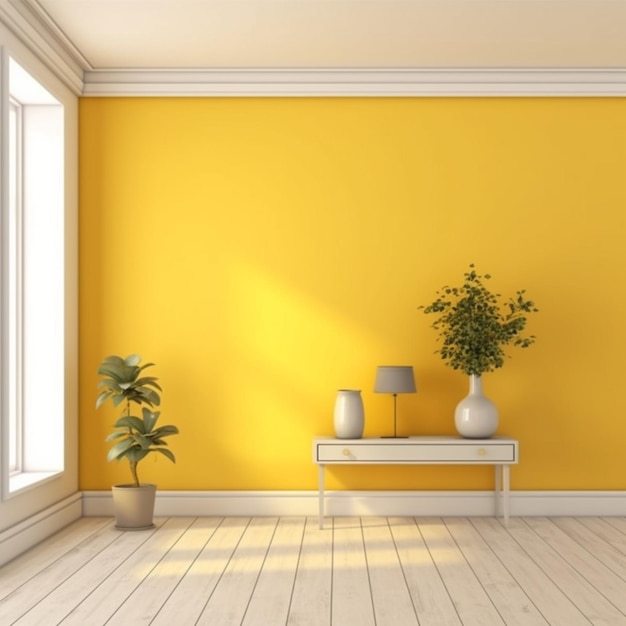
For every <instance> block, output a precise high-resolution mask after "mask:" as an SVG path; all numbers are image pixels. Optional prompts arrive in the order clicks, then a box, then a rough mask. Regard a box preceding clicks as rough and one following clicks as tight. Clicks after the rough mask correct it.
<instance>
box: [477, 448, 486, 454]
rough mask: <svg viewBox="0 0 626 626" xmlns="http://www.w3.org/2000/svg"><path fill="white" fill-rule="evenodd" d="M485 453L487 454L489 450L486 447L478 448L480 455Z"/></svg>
mask: <svg viewBox="0 0 626 626" xmlns="http://www.w3.org/2000/svg"><path fill="white" fill-rule="evenodd" d="M485 454H487V450H485V448H480V449H479V450H478V456H485Z"/></svg>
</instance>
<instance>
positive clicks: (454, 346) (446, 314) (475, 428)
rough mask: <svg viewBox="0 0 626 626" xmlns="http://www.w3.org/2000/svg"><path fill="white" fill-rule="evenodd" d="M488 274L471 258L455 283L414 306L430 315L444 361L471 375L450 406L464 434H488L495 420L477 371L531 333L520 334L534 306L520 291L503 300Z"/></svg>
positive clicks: (527, 341) (495, 363)
mask: <svg viewBox="0 0 626 626" xmlns="http://www.w3.org/2000/svg"><path fill="white" fill-rule="evenodd" d="M490 278H491V276H490V275H489V274H484V275H481V274H478V273H477V272H476V269H475V268H474V264H470V266H469V270H468V271H467V272H465V274H464V280H463V283H462V285H461V286H460V287H449V286H447V285H446V286H444V287H442V288H441V289H440V290H439V291H437V292H436V298H435V300H434V301H433V302H432V303H431V304H429V305H427V306H421V307H419V308H420V309H422V310H423V311H424V313H426V314H429V315H435V316H436V318H435V321H434V322H433V324H432V327H433V328H434V329H435V330H437V331H438V333H439V334H438V339H439V340H440V341H441V342H442V345H441V347H440V348H439V349H438V350H437V352H438V353H439V355H440V356H441V358H442V359H443V361H444V363H445V364H446V365H448V366H449V367H451V368H452V369H455V370H461V371H462V372H463V373H464V374H467V375H468V376H469V378H470V395H469V396H467V398H465V399H464V400H462V401H461V402H460V403H459V405H458V406H457V408H456V411H455V425H456V427H457V430H458V431H459V433H460V434H462V435H463V436H466V437H477V438H480V437H489V436H491V435H492V434H494V433H495V431H496V429H497V426H498V412H497V409H496V407H495V405H494V404H493V403H492V402H491V401H490V400H489V399H488V398H486V397H485V396H484V395H483V394H482V378H481V377H482V375H483V374H484V373H486V372H492V371H494V370H496V369H499V368H500V367H502V366H503V365H504V360H505V357H506V353H505V347H507V346H516V347H520V348H528V347H529V346H530V345H532V344H533V343H534V341H535V336H534V335H527V334H524V330H525V328H526V322H527V318H528V315H530V314H531V313H535V312H537V310H538V309H537V308H536V307H535V304H534V302H533V301H532V300H529V299H528V298H527V297H526V296H525V291H524V290H521V291H518V292H517V293H516V294H515V296H514V297H510V298H508V299H506V300H503V298H502V296H501V294H499V293H494V292H492V291H490V290H489V289H488V287H487V286H486V285H485V282H484V281H487V280H489V279H490Z"/></svg>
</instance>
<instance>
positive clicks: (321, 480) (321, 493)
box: [318, 465, 324, 528]
mask: <svg viewBox="0 0 626 626" xmlns="http://www.w3.org/2000/svg"><path fill="white" fill-rule="evenodd" d="M318 492H319V512H318V516H319V527H320V528H324V466H323V465H320V466H319V468H318Z"/></svg>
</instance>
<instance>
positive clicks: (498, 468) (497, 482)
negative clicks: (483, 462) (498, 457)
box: [493, 465, 502, 518]
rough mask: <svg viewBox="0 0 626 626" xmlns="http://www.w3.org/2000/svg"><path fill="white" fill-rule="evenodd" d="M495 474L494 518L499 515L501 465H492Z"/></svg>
mask: <svg viewBox="0 0 626 626" xmlns="http://www.w3.org/2000/svg"><path fill="white" fill-rule="evenodd" d="M493 467H494V469H495V474H496V480H495V487H494V499H495V507H496V518H498V517H500V498H501V497H502V465H494V466H493Z"/></svg>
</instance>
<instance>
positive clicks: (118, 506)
mask: <svg viewBox="0 0 626 626" xmlns="http://www.w3.org/2000/svg"><path fill="white" fill-rule="evenodd" d="M153 365H154V363H145V364H143V365H142V364H141V357H140V356H139V355H137V354H131V355H130V356H127V357H126V358H122V357H120V356H108V357H106V358H104V359H103V360H102V362H101V363H100V366H99V367H98V374H99V375H100V376H102V379H101V380H100V381H99V382H98V389H99V390H100V393H99V395H98V398H97V400H96V408H100V407H101V406H102V405H103V404H105V403H106V402H108V401H110V402H111V403H112V404H113V406H114V407H118V406H120V405H122V407H123V412H122V416H121V417H120V418H119V419H118V420H117V421H116V422H115V424H114V428H115V430H114V431H113V432H111V433H110V434H109V435H108V436H107V438H106V441H109V442H114V443H113V445H112V446H111V448H110V449H109V452H108V454H107V460H108V461H121V460H124V459H125V460H127V461H128V463H129V468H130V473H131V476H132V479H133V483H132V484H124V485H115V486H113V488H112V491H113V503H114V507H115V519H116V526H117V527H118V528H124V529H134V530H137V529H140V528H149V527H151V526H152V525H153V523H152V518H153V515H154V501H155V496H156V485H153V484H150V483H144V484H142V483H140V481H139V475H138V473H137V468H138V465H139V462H140V461H142V460H143V459H145V458H146V457H147V456H148V455H149V454H152V453H158V454H162V455H163V456H165V457H166V458H168V459H169V460H170V461H172V462H173V463H175V462H176V458H175V456H174V454H173V453H172V451H171V450H169V448H168V447H167V442H166V441H165V439H164V438H165V437H169V436H170V435H175V434H177V433H178V428H177V427H176V426H171V425H167V426H157V421H158V419H159V415H160V411H153V410H152V409H153V407H155V406H159V405H160V404H161V396H160V392H161V391H162V390H161V387H160V386H159V384H158V382H157V380H158V379H157V378H155V377H154V376H145V375H144V374H143V372H144V370H145V369H146V368H148V367H152V366H153ZM133 405H136V407H135V408H140V409H141V417H137V416H135V415H132V407H133Z"/></svg>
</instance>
